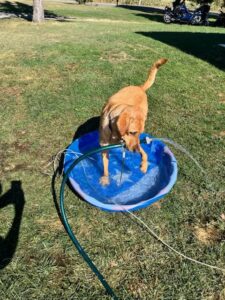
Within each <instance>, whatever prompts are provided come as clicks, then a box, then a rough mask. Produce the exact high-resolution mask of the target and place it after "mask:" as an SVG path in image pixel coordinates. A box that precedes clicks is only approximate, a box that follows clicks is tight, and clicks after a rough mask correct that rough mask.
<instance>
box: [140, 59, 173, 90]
mask: <svg viewBox="0 0 225 300" xmlns="http://www.w3.org/2000/svg"><path fill="white" fill-rule="evenodd" d="M167 61H168V59H166V58H160V59H159V60H157V61H156V62H155V63H154V64H153V66H152V67H151V69H150V70H149V74H148V79H147V80H146V82H145V83H144V84H143V85H141V86H140V87H141V88H142V89H143V90H144V91H147V90H148V89H149V88H150V87H151V86H152V85H153V83H154V82H155V76H156V73H157V72H158V69H159V68H160V67H161V66H162V65H164V64H165V63H166V62H167Z"/></svg>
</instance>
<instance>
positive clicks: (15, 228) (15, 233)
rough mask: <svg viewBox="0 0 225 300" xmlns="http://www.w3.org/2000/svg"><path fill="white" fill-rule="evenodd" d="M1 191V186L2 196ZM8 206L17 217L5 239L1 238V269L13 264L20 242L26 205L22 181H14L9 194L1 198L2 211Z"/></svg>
mask: <svg viewBox="0 0 225 300" xmlns="http://www.w3.org/2000/svg"><path fill="white" fill-rule="evenodd" d="M1 190H2V187H1V184H0V194H1ZM8 205H13V206H14V209H15V216H14V218H13V221H12V224H11V228H10V229H9V231H8V232H7V234H6V236H5V237H4V238H3V237H1V236H0V269H4V268H5V267H6V266H7V265H8V264H9V263H10V262H11V260H12V258H13V256H14V254H15V251H16V248H17V244H18V240H19V231H20V224H21V220H22V215H23V209H24V205H25V198H24V192H23V189H22V186H21V181H12V182H11V188H10V189H9V190H8V192H6V193H5V194H4V195H1V196H0V209H2V208H4V207H6V206H8Z"/></svg>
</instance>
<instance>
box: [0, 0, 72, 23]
mask: <svg viewBox="0 0 225 300" xmlns="http://www.w3.org/2000/svg"><path fill="white" fill-rule="evenodd" d="M0 13H5V14H9V15H10V16H16V17H19V18H22V19H25V20H27V21H32V16H33V6H32V5H29V4H24V3H22V2H10V1H5V2H1V3H0ZM44 15H45V19H46V18H47V19H56V20H57V21H60V22H63V21H67V18H64V17H62V16H59V15H57V14H55V13H54V12H52V11H49V10H44Z"/></svg>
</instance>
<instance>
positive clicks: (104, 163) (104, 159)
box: [100, 151, 109, 185]
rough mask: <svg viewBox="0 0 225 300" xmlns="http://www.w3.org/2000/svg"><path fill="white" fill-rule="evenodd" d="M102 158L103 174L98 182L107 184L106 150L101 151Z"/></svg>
mask: <svg viewBox="0 0 225 300" xmlns="http://www.w3.org/2000/svg"><path fill="white" fill-rule="evenodd" d="M102 160H103V176H102V177H101V179H100V183H101V184H102V185H107V184H109V153H108V151H103V152H102Z"/></svg>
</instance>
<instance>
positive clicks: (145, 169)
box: [140, 161, 148, 173]
mask: <svg viewBox="0 0 225 300" xmlns="http://www.w3.org/2000/svg"><path fill="white" fill-rule="evenodd" d="M140 169H141V172H142V173H146V172H147V170H148V162H147V161H146V162H142V164H141V167H140Z"/></svg>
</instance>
